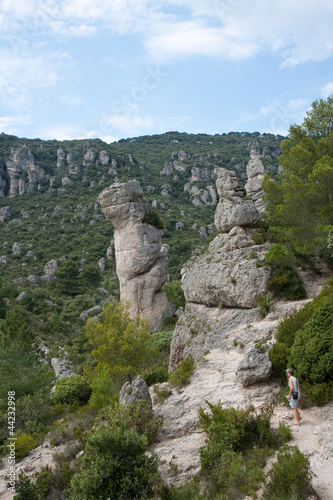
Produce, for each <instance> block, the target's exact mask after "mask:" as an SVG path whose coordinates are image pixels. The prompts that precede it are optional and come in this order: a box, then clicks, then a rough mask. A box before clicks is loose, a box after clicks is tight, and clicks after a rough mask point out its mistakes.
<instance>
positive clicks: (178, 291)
mask: <svg viewBox="0 0 333 500" xmlns="http://www.w3.org/2000/svg"><path fill="white" fill-rule="evenodd" d="M162 290H163V292H165V293H166V296H167V297H168V299H169V300H170V302H172V303H173V304H175V306H176V308H177V309H178V307H185V304H186V301H185V295H184V292H183V289H182V285H181V281H176V280H173V281H169V283H165V285H163V288H162Z"/></svg>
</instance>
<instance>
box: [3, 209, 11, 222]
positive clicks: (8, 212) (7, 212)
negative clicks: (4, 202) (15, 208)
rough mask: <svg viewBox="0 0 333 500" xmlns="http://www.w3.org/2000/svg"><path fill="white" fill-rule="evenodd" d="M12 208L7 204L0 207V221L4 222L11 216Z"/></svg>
mask: <svg viewBox="0 0 333 500" xmlns="http://www.w3.org/2000/svg"><path fill="white" fill-rule="evenodd" d="M12 214H13V213H12V209H11V208H10V207H9V206H6V207H1V208H0V222H5V220H7V219H10V218H11V216H12Z"/></svg>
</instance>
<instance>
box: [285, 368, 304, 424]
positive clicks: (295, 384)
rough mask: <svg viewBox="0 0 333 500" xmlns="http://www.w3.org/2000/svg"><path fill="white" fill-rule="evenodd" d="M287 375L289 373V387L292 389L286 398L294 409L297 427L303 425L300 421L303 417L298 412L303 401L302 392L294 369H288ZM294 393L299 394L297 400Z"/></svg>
mask: <svg viewBox="0 0 333 500" xmlns="http://www.w3.org/2000/svg"><path fill="white" fill-rule="evenodd" d="M286 373H287V377H288V378H289V381H288V385H289V387H290V391H289V394H288V396H286V398H287V399H288V401H289V404H290V406H291V408H292V409H293V412H294V415H295V418H296V422H297V425H301V422H300V420H301V418H302V417H301V415H300V414H299V411H298V403H299V402H300V401H302V399H301V391H300V390H299V385H298V380H297V378H296V377H294V371H293V369H292V368H288V370H287V372H286ZM294 391H295V392H297V398H293V392H294ZM294 395H295V394H294Z"/></svg>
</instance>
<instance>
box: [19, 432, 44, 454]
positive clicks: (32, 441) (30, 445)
mask: <svg viewBox="0 0 333 500" xmlns="http://www.w3.org/2000/svg"><path fill="white" fill-rule="evenodd" d="M43 437H44V434H37V433H35V432H34V433H33V434H26V433H25V432H22V434H19V435H18V436H17V438H16V441H15V456H16V458H17V459H18V460H21V458H24V457H26V456H27V455H28V454H29V452H30V451H31V450H33V449H34V448H36V447H37V446H39V445H40V443H41V442H42V440H43Z"/></svg>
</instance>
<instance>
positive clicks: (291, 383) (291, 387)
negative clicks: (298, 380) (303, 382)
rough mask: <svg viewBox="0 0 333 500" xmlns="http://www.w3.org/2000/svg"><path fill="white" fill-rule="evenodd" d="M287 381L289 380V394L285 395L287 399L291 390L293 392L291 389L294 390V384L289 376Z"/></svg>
mask: <svg viewBox="0 0 333 500" xmlns="http://www.w3.org/2000/svg"><path fill="white" fill-rule="evenodd" d="M289 382H290V391H289V394H288V396H287V399H290V396H291V393H292V392H293V390H294V384H293V381H292V379H291V377H290V379H289Z"/></svg>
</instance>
